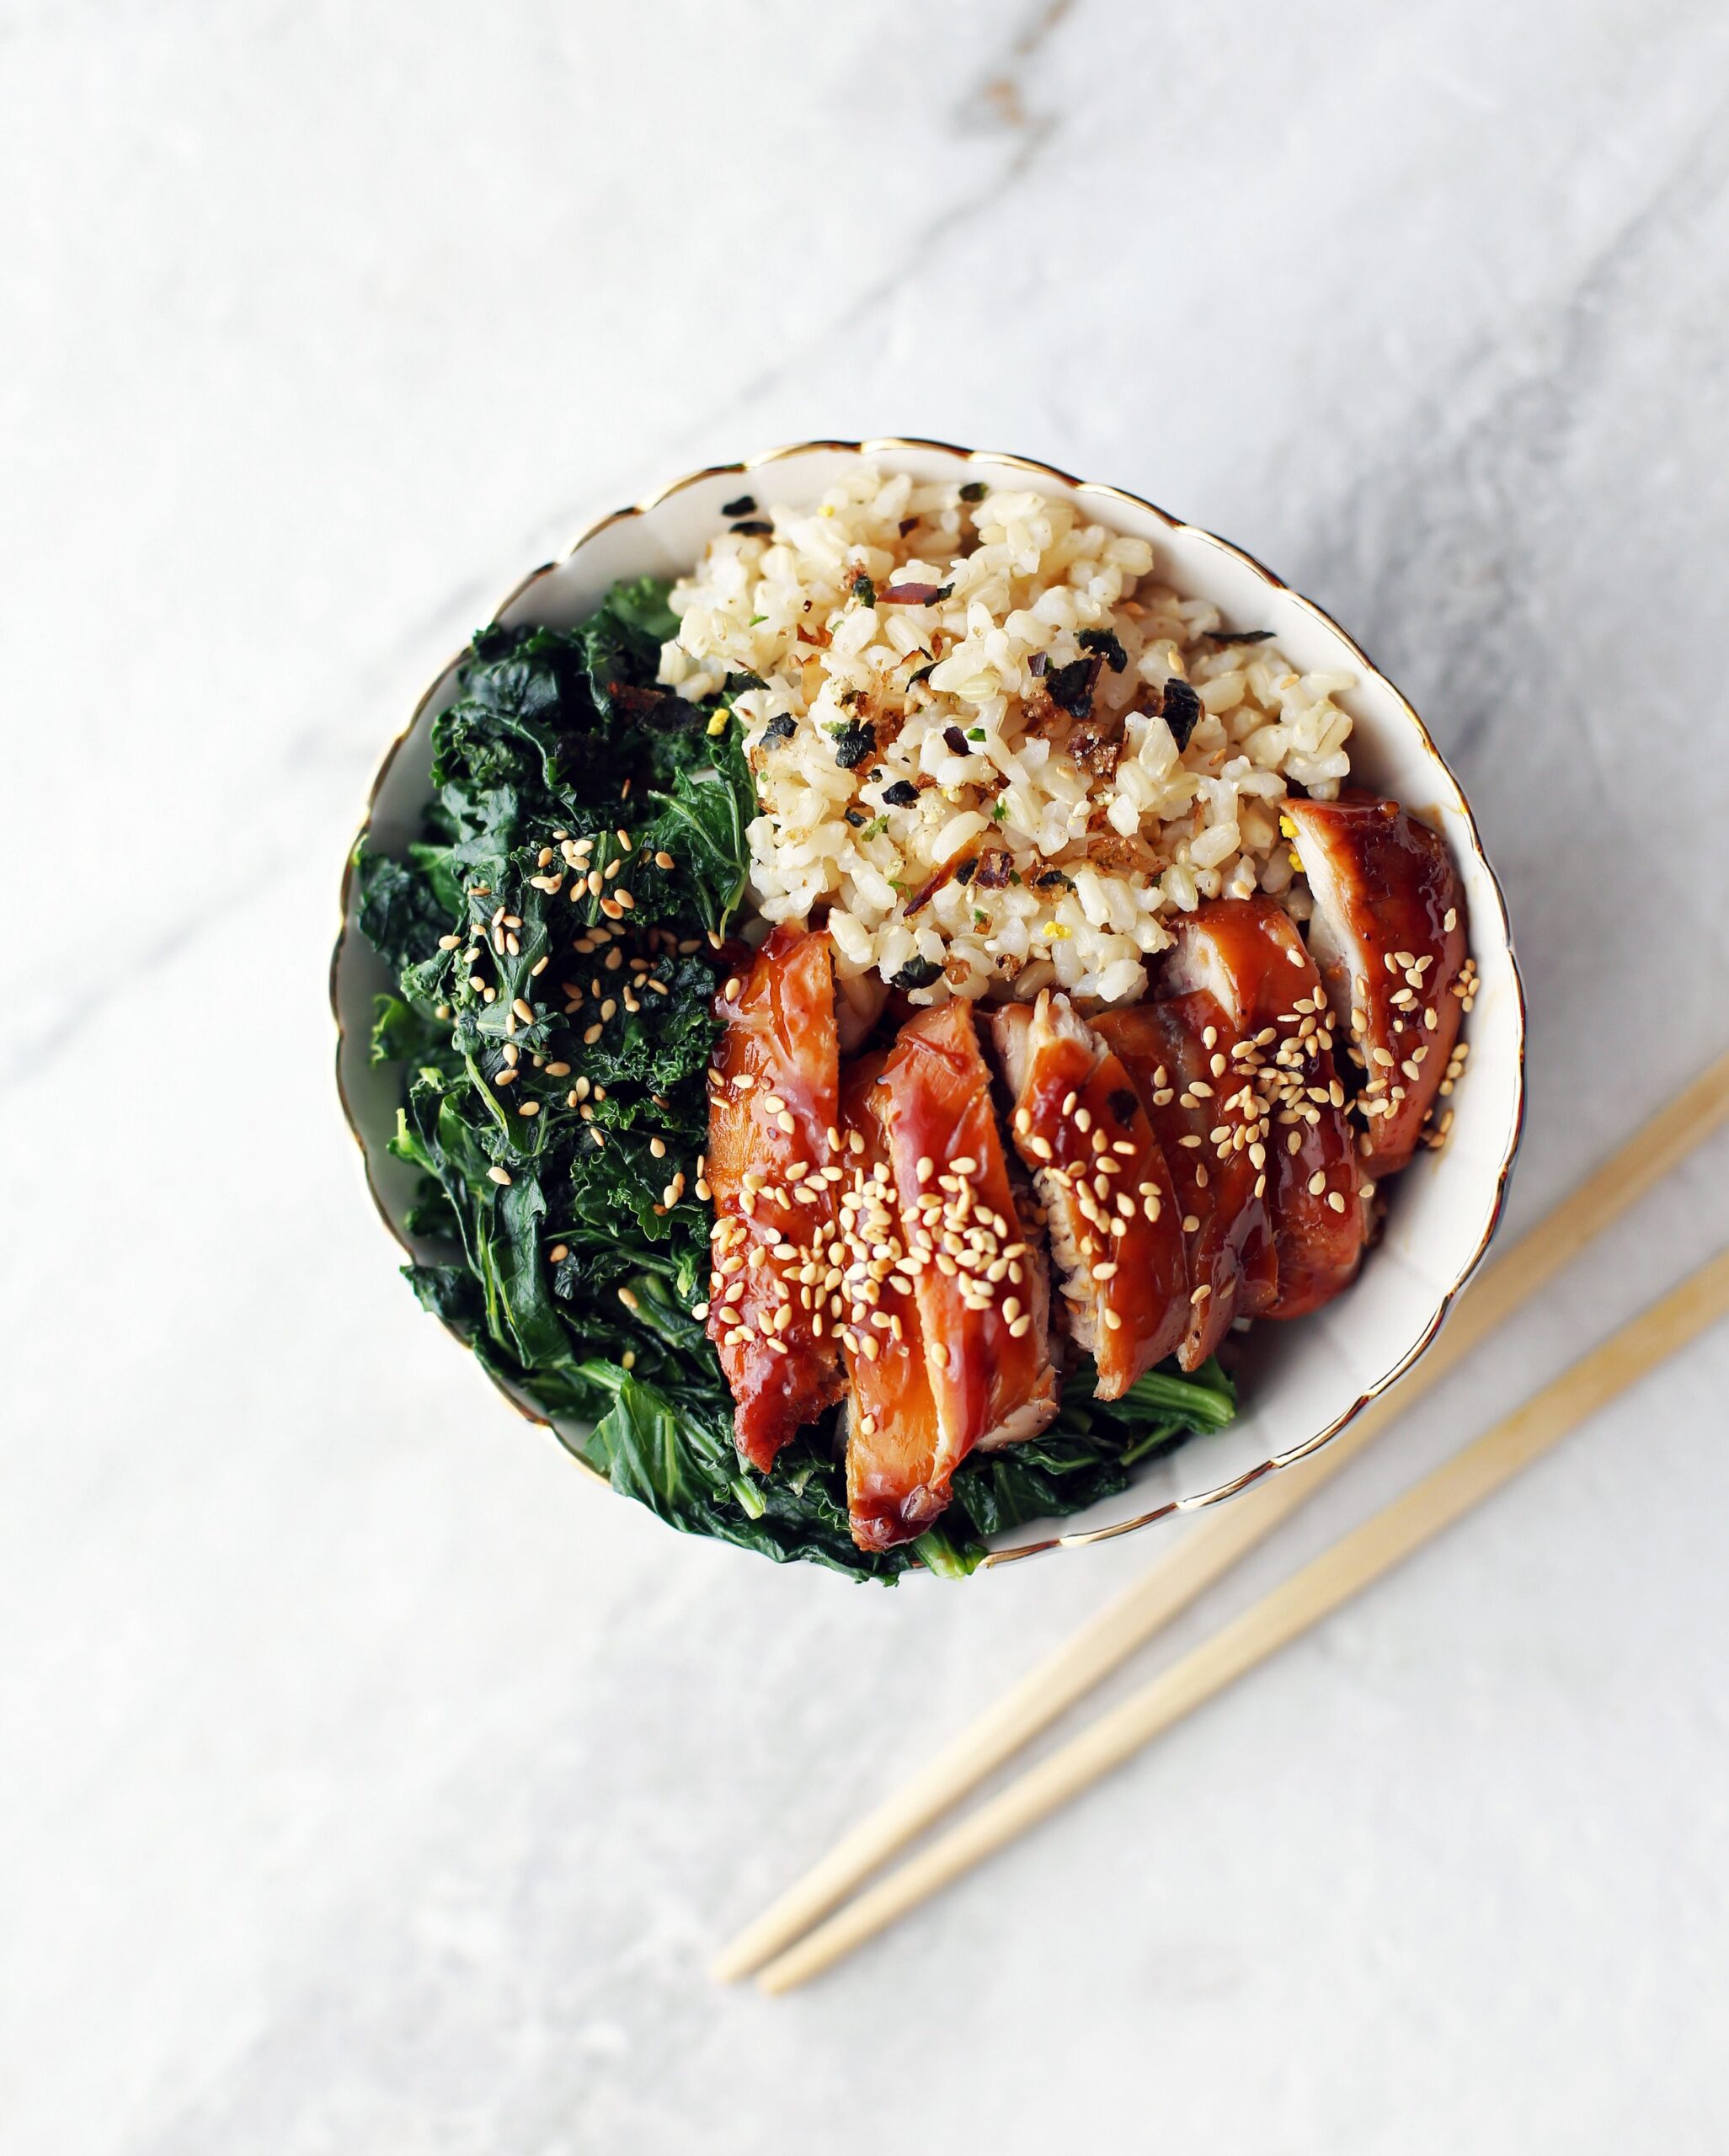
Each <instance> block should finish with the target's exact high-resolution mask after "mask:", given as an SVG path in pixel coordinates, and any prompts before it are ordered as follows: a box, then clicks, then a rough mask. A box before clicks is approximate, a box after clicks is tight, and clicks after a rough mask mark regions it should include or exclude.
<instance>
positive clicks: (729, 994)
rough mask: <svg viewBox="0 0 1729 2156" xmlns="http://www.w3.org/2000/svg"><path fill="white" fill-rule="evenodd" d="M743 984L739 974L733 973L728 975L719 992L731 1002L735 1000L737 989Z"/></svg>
mask: <svg viewBox="0 0 1729 2156" xmlns="http://www.w3.org/2000/svg"><path fill="white" fill-rule="evenodd" d="M743 986H744V982H743V981H741V980H740V979H739V976H738V975H737V974H731V975H729V976H728V980H727V985H726V986H725V987H724V988H723V990H721V994H722V995H723V996H725V998H726V1000H727V1001H728V1003H731V1002H733V1001H735V999H736V998H737V996H738V993H739V990H740V989H741V988H743Z"/></svg>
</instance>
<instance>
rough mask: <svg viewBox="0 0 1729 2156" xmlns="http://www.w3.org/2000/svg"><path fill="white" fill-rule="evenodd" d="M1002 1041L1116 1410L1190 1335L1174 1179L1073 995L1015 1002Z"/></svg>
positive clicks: (1065, 1266)
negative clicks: (1074, 1004)
mask: <svg viewBox="0 0 1729 2156" xmlns="http://www.w3.org/2000/svg"><path fill="white" fill-rule="evenodd" d="M994 1032H995V1043H996V1050H997V1054H998V1056H999V1058H1000V1059H1001V1063H1002V1066H1003V1072H1004V1075H1005V1076H1006V1079H1007V1081H1008V1086H1009V1091H1010V1094H1011V1097H1012V1100H1013V1103H1014V1105H1013V1109H1012V1112H1011V1119H1012V1124H1013V1129H1014V1134H1015V1146H1016V1150H1017V1151H1018V1152H1019V1154H1020V1155H1021V1158H1022V1161H1024V1162H1025V1164H1026V1166H1027V1170H1028V1171H1029V1172H1030V1173H1031V1175H1032V1177H1033V1187H1034V1189H1035V1190H1036V1191H1037V1192H1038V1198H1039V1202H1040V1203H1041V1204H1043V1207H1044V1209H1045V1218H1046V1224H1047V1226H1048V1228H1049V1234H1050V1249H1051V1257H1052V1260H1053V1262H1054V1265H1055V1267H1056V1271H1057V1278H1058V1292H1059V1294H1060V1295H1061V1296H1062V1298H1063V1302H1064V1305H1065V1310H1066V1315H1067V1323H1068V1329H1069V1332H1070V1337H1071V1338H1072V1339H1073V1340H1074V1342H1075V1345H1076V1347H1078V1348H1081V1350H1082V1351H1083V1352H1084V1353H1087V1354H1090V1355H1091V1356H1092V1358H1094V1360H1095V1361H1096V1362H1097V1365H1098V1387H1097V1391H1098V1397H1099V1398H1100V1399H1101V1400H1118V1399H1120V1398H1121V1397H1122V1396H1123V1394H1124V1393H1125V1392H1127V1391H1128V1390H1129V1386H1130V1385H1133V1384H1134V1381H1135V1380H1136V1379H1137V1378H1138V1377H1139V1376H1141V1375H1142V1374H1143V1373H1145V1371H1147V1370H1150V1369H1152V1368H1153V1366H1154V1365H1155V1364H1157V1363H1161V1362H1163V1360H1164V1359H1165V1358H1166V1356H1167V1355H1169V1354H1171V1353H1174V1352H1175V1351H1176V1349H1177V1346H1178V1344H1179V1342H1181V1341H1182V1339H1183V1337H1184V1336H1185V1335H1186V1334H1187V1331H1188V1330H1189V1320H1190V1316H1191V1314H1192V1311H1193V1305H1192V1304H1191V1302H1190V1299H1189V1283H1188V1274H1187V1269H1186V1267H1185V1263H1184V1255H1183V1236H1182V1216H1181V1214H1180V1213H1179V1211H1178V1208H1177V1193H1176V1191H1175V1188H1174V1187H1173V1185H1172V1182H1171V1171H1170V1169H1169V1167H1168V1166H1166V1160H1165V1155H1164V1154H1163V1152H1162V1151H1161V1149H1160V1145H1159V1141H1158V1139H1157V1138H1156V1137H1155V1135H1154V1132H1153V1126H1152V1123H1151V1122H1150V1119H1149V1118H1148V1115H1147V1111H1146V1109H1145V1107H1144V1106H1143V1105H1142V1102H1141V1100H1140V1097H1139V1094H1138V1093H1137V1092H1136V1091H1135V1089H1134V1085H1133V1083H1132V1081H1130V1078H1129V1073H1128V1071H1127V1070H1125V1069H1124V1068H1123V1064H1122V1062H1121V1061H1120V1060H1119V1059H1118V1057H1117V1055H1116V1054H1114V1053H1113V1051H1112V1049H1110V1048H1109V1047H1107V1044H1106V1043H1105V1042H1104V1041H1103V1040H1102V1038H1100V1036H1099V1034H1098V1033H1096V1032H1095V1031H1094V1030H1093V1028H1092V1027H1090V1026H1089V1025H1087V1023H1086V1022H1085V1020H1084V1019H1082V1018H1081V1017H1080V1016H1079V1015H1078V1014H1077V1013H1076V1011H1075V1010H1074V1008H1073V1007H1072V1006H1071V1005H1070V1001H1069V999H1068V998H1067V996H1065V995H1052V994H1050V993H1049V990H1046V991H1045V992H1044V993H1043V994H1042V995H1040V996H1039V998H1038V1001H1037V1002H1036V1003H1034V1004H1033V1005H1031V1006H1028V1005H1027V1004H1024V1003H1014V1004H1010V1005H1009V1006H1007V1008H1006V1009H1005V1010H1003V1011H999V1012H998V1014H997V1016H996V1018H995V1022H994ZM1205 1299H1206V1298H1205V1297H1203V1301H1204V1300H1205Z"/></svg>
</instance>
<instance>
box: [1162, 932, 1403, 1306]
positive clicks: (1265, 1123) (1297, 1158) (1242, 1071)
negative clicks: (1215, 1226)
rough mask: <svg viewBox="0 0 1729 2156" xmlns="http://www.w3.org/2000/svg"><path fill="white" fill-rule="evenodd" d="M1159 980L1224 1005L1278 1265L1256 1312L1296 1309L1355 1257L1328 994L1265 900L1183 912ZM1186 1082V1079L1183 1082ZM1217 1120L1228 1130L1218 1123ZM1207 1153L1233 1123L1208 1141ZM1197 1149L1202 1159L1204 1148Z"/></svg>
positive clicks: (1353, 1192) (1358, 1223)
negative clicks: (1263, 1306) (1246, 1087)
mask: <svg viewBox="0 0 1729 2156" xmlns="http://www.w3.org/2000/svg"><path fill="white" fill-rule="evenodd" d="M1165 985H1166V987H1167V988H1168V989H1170V990H1171V991H1172V992H1173V993H1175V994H1177V995H1193V993H1195V992H1196V991H1197V990H1201V991H1204V992H1205V993H1206V994H1207V995H1210V996H1211V997H1212V998H1213V1000H1214V1002H1215V1003H1217V1004H1218V1005H1219V1007H1220V1008H1221V1009H1222V1010H1223V1011H1224V1012H1225V1017H1226V1018H1227V1020H1228V1021H1229V1022H1230V1027H1231V1030H1232V1032H1233V1033H1234V1034H1235V1036H1236V1045H1235V1049H1234V1050H1233V1051H1232V1054H1231V1057H1230V1060H1231V1062H1232V1064H1233V1065H1235V1069H1234V1070H1233V1071H1232V1074H1231V1075H1233V1076H1238V1075H1241V1077H1242V1078H1244V1079H1246V1080H1248V1081H1251V1084H1252V1086H1253V1098H1252V1102H1244V1103H1243V1106H1244V1107H1245V1108H1246V1109H1247V1110H1249V1112H1250V1113H1252V1114H1253V1116H1254V1123H1253V1129H1254V1134H1253V1136H1251V1137H1250V1136H1246V1137H1245V1139H1244V1141H1243V1150H1246V1152H1247V1154H1248V1156H1249V1159H1250V1161H1251V1165H1252V1166H1254V1167H1255V1169H1256V1171H1257V1177H1256V1180H1257V1185H1258V1184H1259V1183H1260V1182H1261V1178H1262V1177H1263V1176H1264V1177H1265V1178H1266V1182H1265V1187H1264V1188H1257V1191H1256V1195H1257V1196H1258V1197H1261V1198H1265V1200H1266V1201H1267V1209H1268V1213H1269V1214H1270V1216H1271V1219H1272V1224H1273V1248H1274V1251H1275V1253H1276V1256H1277V1260H1278V1289H1277V1292H1276V1294H1275V1296H1274V1299H1273V1301H1272V1303H1271V1304H1269V1305H1268V1306H1267V1310H1266V1311H1265V1312H1264V1315H1266V1316H1267V1317H1302V1316H1304V1315H1306V1314H1307V1313H1308V1312H1309V1311H1310V1310H1319V1309H1320V1307H1321V1305H1322V1304H1323V1303H1326V1302H1330V1301H1331V1299H1332V1298H1333V1297H1334V1296H1335V1295H1337V1294H1338V1293H1339V1292H1340V1290H1341V1289H1343V1288H1346V1287H1347V1286H1348V1285H1349V1284H1350V1283H1351V1281H1352V1280H1353V1278H1355V1276H1356V1272H1357V1267H1358V1263H1359V1262H1360V1261H1361V1258H1362V1256H1363V1231H1364V1225H1365V1222H1364V1207H1363V1189H1362V1186H1361V1184H1360V1182H1359V1178H1358V1172H1357V1150H1356V1146H1355V1145H1354V1144H1353V1139H1352V1135H1351V1129H1350V1125H1349V1124H1348V1123H1347V1121H1346V1118H1345V1105H1344V1103H1345V1091H1344V1088H1343V1086H1342V1085H1341V1084H1340V1083H1339V1081H1338V1075H1337V1072H1336V1071H1335V1070H1334V1069H1333V1059H1332V1033H1331V1022H1330V1013H1329V1011H1328V1010H1327V1004H1326V991H1325V990H1323V988H1322V987H1321V976H1320V975H1319V974H1318V973H1316V971H1315V962H1314V961H1313V959H1311V958H1310V956H1309V953H1308V951H1307V949H1306V948H1305V945H1304V942H1303V939H1302V937H1301V936H1300V935H1299V933H1298V932H1297V926H1296V923H1295V922H1294V921H1293V920H1292V919H1291V917H1290V916H1289V914H1287V913H1286V912H1285V911H1284V910H1283V908H1282V907H1280V906H1278V905H1274V904H1273V901H1272V900H1271V899H1265V898H1254V899H1212V900H1210V901H1209V902H1208V903H1207V904H1205V905H1199V906H1197V907H1196V909H1195V910H1194V911H1193V913H1192V914H1188V915H1185V916H1184V918H1183V920H1182V923H1181V925H1180V926H1178V928H1177V941H1176V942H1175V944H1174V945H1173V946H1172V947H1171V951H1170V953H1168V954H1167V956H1166V975H1165ZM1190 1090H1191V1091H1193V1086H1191V1089H1190ZM1215 1128H1216V1129H1219V1130H1221V1131H1225V1125H1224V1124H1222V1123H1221V1124H1219V1125H1218V1126H1215ZM1212 1143H1213V1144H1214V1149H1215V1150H1214V1161H1217V1162H1219V1165H1223V1163H1222V1160H1221V1158H1220V1155H1221V1154H1222V1152H1223V1150H1224V1149H1225V1147H1226V1146H1227V1145H1228V1146H1229V1148H1230V1150H1231V1151H1232V1152H1233V1153H1234V1152H1235V1150H1237V1145H1238V1139H1237V1135H1236V1133H1235V1131H1234V1130H1231V1131H1228V1132H1226V1134H1225V1135H1224V1136H1221V1137H1219V1138H1217V1139H1213V1140H1212ZM1188 1150H1198V1151H1200V1152H1201V1153H1202V1155H1203V1157H1204V1154H1205V1148H1204V1146H1203V1147H1201V1148H1190V1149H1188Z"/></svg>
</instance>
